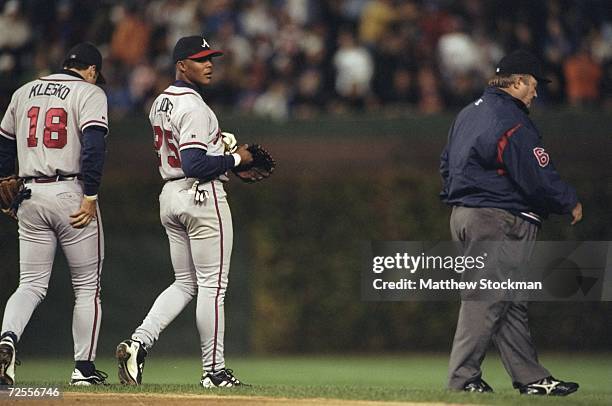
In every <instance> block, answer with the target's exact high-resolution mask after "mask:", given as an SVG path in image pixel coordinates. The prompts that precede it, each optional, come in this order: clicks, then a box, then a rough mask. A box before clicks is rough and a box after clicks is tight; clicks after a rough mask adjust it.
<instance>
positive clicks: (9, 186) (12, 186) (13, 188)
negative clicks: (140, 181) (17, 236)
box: [0, 175, 32, 219]
mask: <svg viewBox="0 0 612 406" xmlns="http://www.w3.org/2000/svg"><path fill="white" fill-rule="evenodd" d="M31 194H32V191H31V190H30V189H28V188H26V187H25V186H24V184H23V179H21V178H19V177H18V176H16V175H11V176H7V177H4V178H0V209H2V212H3V213H4V214H6V215H7V216H10V217H12V218H14V219H17V210H18V209H19V205H20V204H21V202H23V201H24V200H25V199H29V198H30V196H31Z"/></svg>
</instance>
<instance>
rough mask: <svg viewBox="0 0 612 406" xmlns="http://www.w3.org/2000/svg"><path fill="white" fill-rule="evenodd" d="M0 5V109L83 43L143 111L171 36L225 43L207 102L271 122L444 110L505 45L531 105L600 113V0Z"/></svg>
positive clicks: (123, 101) (609, 92)
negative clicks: (526, 73)
mask: <svg viewBox="0 0 612 406" xmlns="http://www.w3.org/2000/svg"><path fill="white" fill-rule="evenodd" d="M0 11H1V14H0V88H1V89H0V104H1V105H0V107H2V109H4V108H5V107H6V105H7V104H8V101H9V100H10V95H11V94H12V92H13V91H14V90H15V89H16V88H17V87H18V86H19V85H20V84H21V83H23V82H25V81H26V80H30V79H32V78H34V77H37V76H40V75H44V74H47V73H50V72H52V71H54V70H56V69H57V68H58V67H59V66H60V64H61V62H62V60H63V57H64V55H65V52H66V50H67V49H68V48H70V46H72V45H73V44H74V43H76V42H79V41H82V40H89V41H91V42H93V43H95V44H96V45H98V46H99V47H100V49H101V50H102V51H103V54H104V55H105V62H104V63H105V65H104V68H103V71H104V74H105V77H106V78H107V82H108V83H107V85H106V86H105V90H106V92H107V94H108V97H109V103H110V108H111V110H112V111H113V113H114V114H124V113H129V112H142V111H146V110H147V109H148V107H149V104H150V102H151V100H152V98H154V97H155V95H156V94H157V93H158V92H160V91H161V90H162V89H164V88H165V87H166V86H167V85H168V84H169V83H170V82H171V81H172V80H173V77H174V67H173V64H172V61H171V59H170V54H171V52H172V48H173V46H174V44H175V42H176V40H177V39H178V38H180V37H181V36H185V35H194V34H203V35H204V36H205V37H206V38H207V40H208V42H209V43H210V44H211V46H212V47H213V48H216V49H222V50H224V51H225V55H224V56H223V57H221V58H218V59H215V61H214V62H215V73H214V76H213V82H214V83H213V85H212V86H211V87H210V88H208V89H207V90H206V92H205V93H206V99H207V101H209V102H210V104H211V105H213V107H214V108H215V109H224V110H231V111H235V112H239V113H253V114H257V115H263V116H268V117H271V118H273V119H277V120H284V119H287V118H307V117H313V116H316V115H318V114H320V113H343V112H351V111H357V112H363V111H367V112H371V111H379V110H383V109H384V110H385V111H386V110H398V111H404V110H406V111H416V112H420V113H424V114H428V113H436V112H439V111H442V110H445V109H456V108H459V107H461V106H463V105H464V104H466V103H468V102H469V101H470V100H473V99H474V98H476V97H477V96H478V95H479V94H480V93H481V92H482V89H483V85H484V84H485V83H486V80H487V78H488V77H490V76H491V75H492V74H493V73H494V67H495V64H496V62H497V61H498V60H499V59H500V58H501V57H502V56H503V55H504V54H505V53H506V52H508V51H511V50H514V49H516V48H524V49H529V50H531V51H533V52H535V53H536V54H537V55H539V56H540V57H541V58H542V60H543V61H544V63H545V70H546V73H547V75H548V76H549V77H550V78H551V79H553V83H552V84H550V85H548V86H547V87H546V88H543V89H542V90H541V91H540V94H539V96H538V103H540V104H543V105H548V106H557V105H559V104H569V105H575V106H593V107H597V108H600V107H604V108H612V7H611V6H610V1H609V0H582V1H580V0H575V1H570V0H542V1H531V0H514V1H493V0H454V1H451V0H318V1H317V0H267V1H266V0H260V1H255V0H243V1H240V0H206V1H194V0H151V1H141V0H132V1H113V0H101V1H85V0H83V1H78V0H24V1H16V0H9V1H0Z"/></svg>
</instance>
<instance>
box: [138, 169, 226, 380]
mask: <svg viewBox="0 0 612 406" xmlns="http://www.w3.org/2000/svg"><path fill="white" fill-rule="evenodd" d="M193 182H194V179H182V180H176V181H171V182H166V184H165V185H164V188H163V190H162V192H161V194H160V196H159V201H160V218H161V222H162V224H163V226H164V228H165V229H166V233H167V235H168V241H169V243H170V257H171V260H172V267H173V268H174V276H175V281H174V283H173V284H172V285H170V286H169V287H168V288H167V289H166V290H165V291H163V292H162V293H161V294H160V295H159V296H158V297H157V299H156V300H155V303H154V304H153V306H152V307H151V310H150V311H149V313H148V314H147V317H146V318H145V319H144V321H143V322H142V324H141V325H140V326H139V327H138V328H137V329H136V330H135V331H134V334H133V335H132V338H135V339H137V340H139V341H141V342H143V343H144V344H145V345H146V346H147V348H151V347H152V346H153V345H154V344H155V342H156V341H157V340H158V338H159V336H160V334H161V333H162V331H163V330H164V329H165V328H166V327H167V326H168V325H169V324H170V323H171V322H172V321H173V320H174V319H175V318H176V317H177V316H178V315H179V314H180V313H181V312H182V311H183V309H184V308H185V306H187V304H188V303H189V302H190V301H191V300H192V298H193V297H194V296H196V297H197V299H196V300H197V306H196V325H197V327H198V332H199V333H200V343H201V350H202V367H203V370H204V372H211V371H218V370H220V369H223V368H225V356H224V335H225V306H224V301H225V292H226V290H227V284H228V280H229V279H228V275H229V268H230V258H231V255H232V243H233V235H234V234H233V229H232V214H231V212H230V208H229V204H228V203H227V195H226V192H225V190H224V189H223V184H222V183H221V182H220V181H217V180H215V181H211V182H208V183H206V184H203V185H202V187H203V189H204V190H206V192H207V196H208V198H207V199H206V201H205V202H204V203H202V204H196V203H195V202H194V195H193V193H190V191H191V185H192V184H193Z"/></svg>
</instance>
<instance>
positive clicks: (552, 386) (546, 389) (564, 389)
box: [519, 376, 580, 396]
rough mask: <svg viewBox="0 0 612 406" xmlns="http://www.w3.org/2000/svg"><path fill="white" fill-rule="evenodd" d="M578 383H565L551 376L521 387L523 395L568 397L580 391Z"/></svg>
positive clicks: (520, 390)
mask: <svg viewBox="0 0 612 406" xmlns="http://www.w3.org/2000/svg"><path fill="white" fill-rule="evenodd" d="M579 387H580V385H578V384H577V383H576V382H564V381H560V380H558V379H555V378H553V377H552V376H549V377H548V378H544V379H540V380H539V381H535V382H532V383H529V384H527V385H523V386H520V387H519V392H520V393H521V395H548V396H567V395H569V394H570V393H574V392H576V391H577V390H578V388H579Z"/></svg>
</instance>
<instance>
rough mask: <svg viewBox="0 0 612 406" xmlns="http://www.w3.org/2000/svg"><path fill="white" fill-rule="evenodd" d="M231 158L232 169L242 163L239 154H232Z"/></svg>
mask: <svg viewBox="0 0 612 406" xmlns="http://www.w3.org/2000/svg"><path fill="white" fill-rule="evenodd" d="M232 156H233V157H234V167H236V166H238V165H240V162H241V161H242V157H241V156H240V154H237V153H235V152H234V153H233V154H232Z"/></svg>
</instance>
